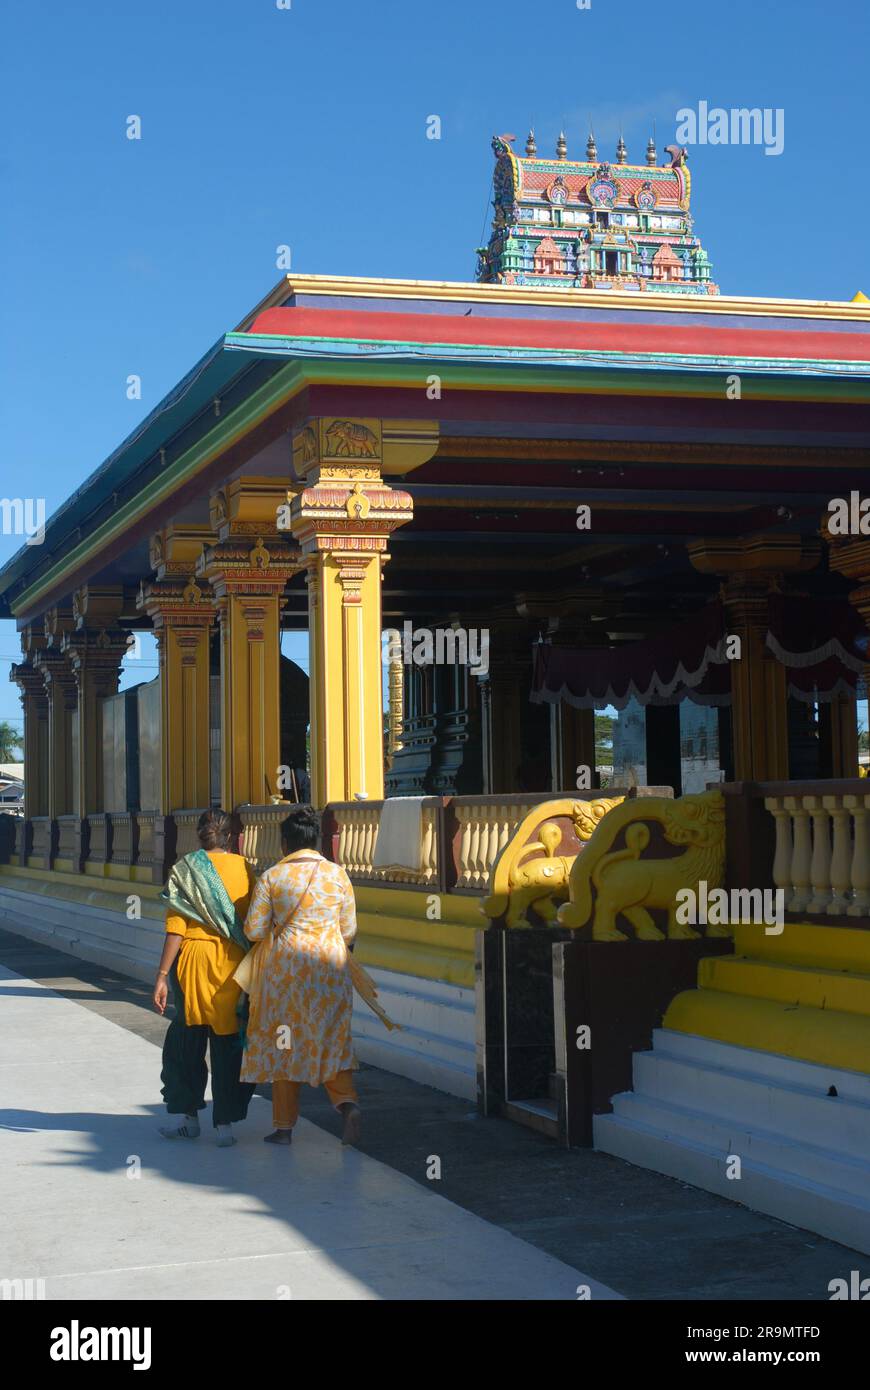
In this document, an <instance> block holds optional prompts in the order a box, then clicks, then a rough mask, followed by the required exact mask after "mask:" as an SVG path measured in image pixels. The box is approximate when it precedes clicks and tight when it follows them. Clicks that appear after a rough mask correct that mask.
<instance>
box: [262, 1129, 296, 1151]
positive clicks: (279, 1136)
mask: <svg viewBox="0 0 870 1390" xmlns="http://www.w3.org/2000/svg"><path fill="white" fill-rule="evenodd" d="M263 1143H264V1144H283V1145H284V1147H285V1148H286V1147H287V1145H288V1144H292V1143H293V1131H292V1129H276V1130H274V1131H273V1133H272V1134H267V1135H265V1136H264V1138H263Z"/></svg>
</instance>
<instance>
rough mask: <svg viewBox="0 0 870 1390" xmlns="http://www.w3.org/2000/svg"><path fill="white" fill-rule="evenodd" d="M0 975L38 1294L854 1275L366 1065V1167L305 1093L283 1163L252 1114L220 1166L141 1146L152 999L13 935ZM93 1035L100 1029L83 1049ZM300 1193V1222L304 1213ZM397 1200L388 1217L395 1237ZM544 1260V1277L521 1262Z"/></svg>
mask: <svg viewBox="0 0 870 1390" xmlns="http://www.w3.org/2000/svg"><path fill="white" fill-rule="evenodd" d="M3 965H5V966H6V967H7V970H6V971H5V972H4V971H2V970H0V981H2V980H3V979H4V977H5V980H6V983H5V984H0V1027H2V1028H3V1036H2V1038H0V1150H2V1161H3V1168H2V1170H0V1171H2V1173H3V1176H4V1177H5V1180H6V1183H7V1184H11V1185H12V1190H14V1192H15V1201H14V1202H13V1201H11V1200H10V1199H9V1189H8V1188H7V1190H6V1191H4V1192H3V1206H4V1212H14V1217H13V1218H10V1219H9V1220H6V1221H4V1223H3V1224H0V1278H8V1277H18V1278H26V1277H28V1276H29V1277H34V1276H35V1275H36V1276H39V1275H42V1276H43V1277H46V1276H47V1277H48V1278H49V1281H50V1283H49V1296H54V1297H64V1296H66V1294H65V1293H64V1292H63V1290H65V1289H72V1288H73V1287H75V1288H76V1290H77V1291H78V1290H80V1289H81V1290H83V1289H84V1288H85V1286H86V1284H87V1288H88V1291H90V1288H91V1287H92V1285H94V1284H95V1285H98V1286H99V1287H103V1288H104V1289H105V1294H104V1296H112V1295H113V1294H114V1292H115V1285H114V1284H112V1285H111V1286H110V1284H109V1280H110V1278H111V1279H116V1278H117V1279H121V1277H122V1272H123V1275H124V1277H125V1278H129V1279H131V1285H130V1287H132V1289H133V1296H134V1297H137V1298H141V1297H148V1296H149V1292H148V1291H146V1285H147V1286H148V1289H150V1288H151V1286H152V1285H156V1286H157V1292H156V1293H153V1292H152V1293H151V1294H150V1296H157V1297H159V1296H160V1295H161V1292H162V1291H165V1292H166V1293H169V1292H170V1290H171V1291H172V1292H174V1289H175V1285H174V1283H172V1282H171V1280H174V1278H175V1277H176V1276H177V1275H178V1274H179V1273H183V1274H184V1278H185V1279H187V1271H186V1270H185V1268H184V1267H185V1265H188V1266H192V1271H191V1278H193V1277H194V1275H195V1277H196V1278H197V1279H200V1278H201V1279H202V1280H203V1281H205V1280H206V1279H211V1278H214V1279H215V1280H217V1281H218V1285H217V1287H218V1294H217V1296H218V1297H220V1296H224V1297H233V1296H237V1290H236V1288H232V1289H228V1290H227V1291H226V1292H225V1293H223V1295H221V1292H220V1280H221V1279H223V1278H229V1277H230V1276H229V1272H228V1271H229V1268H230V1266H229V1264H228V1257H229V1259H230V1261H231V1263H232V1265H233V1266H234V1269H235V1270H242V1271H243V1276H242V1295H243V1296H244V1293H245V1292H246V1291H250V1292H251V1293H252V1294H253V1293H254V1291H255V1290H254V1283H253V1280H254V1277H255V1271H257V1270H260V1272H261V1273H262V1274H263V1275H264V1286H265V1295H264V1296H266V1297H275V1296H276V1293H275V1290H276V1288H277V1287H279V1286H283V1287H284V1288H285V1289H286V1288H289V1291H290V1293H292V1295H293V1297H295V1298H304V1297H306V1296H308V1297H311V1296H313V1294H312V1292H311V1290H312V1289H314V1287H315V1286H314V1284H313V1282H312V1281H313V1279H314V1275H313V1274H312V1273H311V1261H312V1260H313V1261H314V1262H315V1264H318V1263H319V1269H320V1270H321V1271H322V1270H323V1269H325V1268H326V1269H330V1270H331V1271H332V1274H333V1275H334V1277H335V1278H336V1280H337V1281H339V1282H340V1280H341V1279H344V1280H346V1281H347V1282H346V1285H345V1291H344V1293H329V1294H326V1295H323V1296H326V1297H375V1298H377V1297H388V1298H389V1297H398V1298H444V1297H451V1296H454V1297H461V1298H482V1299H486V1298H499V1297H504V1296H511V1295H512V1292H513V1290H514V1289H515V1288H516V1286H517V1284H519V1285H521V1286H522V1287H521V1291H520V1293H519V1296H520V1297H524V1298H546V1297H557V1298H564V1297H568V1298H571V1299H574V1298H575V1297H576V1286H577V1284H579V1283H584V1282H585V1283H589V1284H592V1285H593V1289H594V1283H593V1280H592V1279H584V1276H583V1275H582V1274H578V1273H577V1272H576V1271H577V1270H578V1269H579V1270H587V1271H589V1273H590V1275H593V1276H595V1278H596V1279H597V1280H599V1281H600V1282H601V1284H604V1285H609V1286H610V1287H611V1288H612V1289H615V1290H617V1291H618V1292H619V1294H621V1295H623V1296H624V1297H626V1298H630V1299H664V1300H682V1299H717V1298H725V1299H739V1300H746V1301H750V1302H752V1301H756V1300H764V1299H794V1300H800V1301H813V1300H822V1301H826V1300H827V1299H828V1298H829V1291H828V1282H829V1281H830V1280H831V1279H833V1278H837V1277H843V1276H844V1275H845V1276H848V1273H849V1271H850V1270H852V1269H857V1268H859V1267H860V1258H861V1257H860V1256H857V1255H856V1254H855V1253H854V1252H853V1251H850V1250H846V1249H844V1248H843V1247H842V1246H839V1245H835V1244H833V1243H832V1242H831V1241H827V1240H823V1239H822V1238H821V1237H820V1236H815V1235H811V1234H810V1233H808V1232H807V1231H801V1230H798V1229H796V1228H795V1227H792V1226H787V1225H785V1224H784V1223H783V1222H781V1221H776V1220H774V1219H773V1218H772V1217H767V1216H763V1215H761V1214H760V1213H758V1212H752V1211H748V1210H747V1209H746V1208H745V1207H741V1206H738V1205H737V1204H736V1203H734V1202H730V1201H727V1200H725V1199H724V1198H721V1197H716V1196H714V1195H712V1194H711V1193H708V1192H703V1191H700V1190H699V1189H698V1188H694V1187H689V1186H688V1185H687V1184H685V1183H681V1182H676V1181H674V1180H673V1179H671V1178H666V1177H663V1176H661V1175H660V1174H658V1173H653V1172H649V1171H647V1170H646V1169H642V1168H635V1167H633V1166H632V1165H631V1164H628V1163H623V1162H622V1161H621V1160H620V1159H617V1158H612V1157H611V1156H610V1155H609V1154H602V1153H595V1152H594V1151H593V1150H590V1149H563V1148H561V1147H560V1146H559V1145H557V1144H554V1143H552V1142H551V1141H550V1140H548V1139H546V1138H544V1137H543V1136H542V1135H539V1134H536V1133H535V1132H534V1131H532V1130H529V1129H524V1128H523V1127H522V1126H520V1125H515V1124H511V1123H509V1122H508V1121H505V1120H497V1119H488V1120H484V1119H481V1118H480V1117H479V1116H478V1114H477V1112H476V1111H475V1109H474V1107H473V1105H472V1104H471V1103H470V1102H468V1101H463V1100H458V1099H456V1098H455V1097H453V1096H448V1095H445V1094H444V1093H443V1092H440V1091H435V1090H433V1089H432V1088H431V1087H429V1086H421V1085H418V1084H417V1083H416V1082H414V1081H409V1080H408V1079H407V1078H405V1077H400V1076H394V1075H392V1074H391V1073H389V1072H385V1071H381V1070H380V1069H379V1068H377V1067H364V1068H363V1071H362V1073H361V1075H360V1092H361V1095H362V1098H363V1103H364V1108H365V1130H364V1134H363V1142H362V1152H361V1153H357V1154H349V1153H347V1152H346V1151H344V1152H343V1151H342V1150H341V1148H340V1146H339V1145H338V1144H337V1142H336V1137H337V1134H338V1131H339V1128H340V1121H339V1120H338V1117H337V1116H336V1114H335V1112H334V1111H333V1110H332V1109H331V1107H330V1106H329V1103H328V1101H327V1100H326V1098H325V1096H324V1094H323V1092H322V1090H310V1089H308V1088H303V1093H302V1113H303V1117H304V1118H305V1119H306V1120H308V1121H310V1122H313V1123H306V1124H303V1125H301V1126H300V1129H299V1141H298V1144H296V1145H294V1148H293V1149H292V1150H291V1151H290V1153H289V1154H287V1153H285V1152H282V1151H277V1152H276V1151H274V1150H270V1149H269V1146H268V1145H265V1144H261V1143H260V1135H261V1134H262V1133H263V1132H265V1130H266V1129H267V1128H268V1127H269V1125H268V1109H267V1106H266V1104H265V1102H263V1101H260V1100H256V1101H255V1102H254V1105H253V1106H252V1110H251V1116H250V1118H249V1121H248V1124H247V1126H246V1127H245V1129H246V1138H245V1141H244V1143H242V1144H239V1145H237V1146H236V1147H235V1148H233V1149H229V1150H218V1149H215V1148H214V1147H213V1145H212V1143H211V1139H210V1137H209V1134H208V1131H207V1130H204V1131H203V1138H202V1139H200V1140H199V1141H198V1142H197V1143H195V1144H191V1145H189V1146H188V1147H187V1148H186V1149H185V1150H184V1151H183V1152H179V1151H178V1146H177V1145H170V1144H168V1143H167V1142H166V1141H165V1140H161V1139H159V1137H158V1136H157V1135H156V1134H155V1133H154V1131H155V1129H156V1126H157V1124H158V1123H159V1121H158V1118H157V1115H158V1110H159V1081H158V1075H159V1067H160V1059H159V1056H158V1055H157V1052H156V1048H157V1047H159V1045H160V1043H161V1042H162V1040H163V1035H164V1032H165V1029H166V1022H165V1020H163V1019H161V1018H159V1017H158V1015H157V1014H155V1013H154V1011H153V1010H152V1009H151V1007H150V990H149V989H148V987H147V986H145V985H143V984H141V983H140V982H138V981H136V980H131V979H129V978H128V977H126V976H122V975H118V974H116V973H114V972H113V971H110V970H107V969H105V968H104V967H102V966H98V965H93V964H91V963H90V962H88V961H83V960H80V959H77V958H76V957H74V956H72V955H69V954H67V953H65V952H60V951H58V950H56V949H54V948H53V947H51V946H48V945H43V944H42V943H37V942H34V941H29V940H27V939H26V938H24V937H21V936H19V935H17V934H16V933H12V932H9V931H6V930H0V966H3ZM21 976H26V977H30V979H20V978H17V977H21ZM33 981H36V982H38V983H36V984H34V983H33ZM47 990H51V991H54V994H53V995H52V994H51V993H48V992H47ZM57 996H59V997H57ZM25 1004H28V1011H27V1013H26V1014H25V1012H24V1005H25ZM58 1006H63V1007H62V1008H61V1009H60V1010H59V1011H58ZM13 1010H17V1011H18V1012H17V1017H16V1019H15V1021H14V1023H13V1022H12V1013H13ZM88 1019H90V1020H91V1021H92V1022H94V1021H96V1022H98V1023H99V1024H101V1025H102V1026H101V1027H100V1029H99V1032H98V1033H96V1032H91V1031H90V1030H89V1029H88V1028H87V1020H88ZM83 1030H84V1031H83ZM84 1038H88V1039H90V1048H89V1050H88V1051H87V1052H85V1051H83V1050H82V1040H83V1039H84ZM128 1043H130V1044H135V1046H130V1047H129V1048H128V1045H127V1044H128ZM143 1045H144V1046H143ZM256 1112H263V1113H262V1119H261V1118H260V1115H259V1114H258V1113H256ZM130 1154H138V1155H139V1156H140V1158H141V1159H142V1161H143V1176H142V1177H141V1178H139V1179H128V1178H127V1177H126V1176H125V1172H126V1160H127V1157H128V1156H129V1155H130ZM432 1154H435V1155H438V1156H439V1157H440V1159H441V1179H440V1180H439V1181H438V1182H437V1183H435V1182H432V1183H429V1182H428V1181H427V1180H426V1168H427V1160H428V1158H429V1156H430V1155H432ZM276 1159H277V1160H279V1164H278V1165H276V1163H275V1162H274V1160H276ZM285 1160H289V1162H285ZM28 1165H31V1166H28ZM288 1180H292V1187H291V1186H290V1183H289V1182H288ZM264 1184H266V1186H264ZM303 1192H304V1193H306V1194H308V1200H307V1205H305V1204H304V1203H303V1204H300V1205H301V1208H302V1209H298V1210H297V1205H296V1200H297V1199H298V1197H299V1194H300V1193H303ZM394 1193H395V1194H396V1196H397V1198H398V1197H399V1196H401V1198H402V1200H401V1203H400V1204H399V1209H398V1216H397V1221H396V1223H395V1224H394V1222H393V1218H392V1215H391V1209H392V1205H393V1194H394ZM409 1194H410V1195H409ZM411 1197H413V1201H411ZM444 1198H447V1199H448V1200H447V1201H446V1202H445V1201H444ZM218 1203H220V1204H222V1205H223V1207H224V1212H223V1213H222V1215H221V1223H220V1227H219V1228H218V1225H217V1222H216V1208H217V1204H218ZM448 1212H449V1213H450V1214H451V1216H450V1220H453V1221H455V1222H457V1225H456V1226H455V1227H449V1226H448V1224H447V1223H448V1217H447V1213H448ZM329 1217H332V1223H331V1224H330V1222H329V1221H328V1220H327V1218H329ZM229 1218H232V1223H233V1224H232V1229H230V1226H229V1224H228V1220H229ZM237 1218H238V1219H239V1225H238V1226H237V1225H236V1224H235V1222H236V1219H237ZM475 1218H479V1219H478V1220H475ZM13 1220H14V1228H13V1224H12V1222H13ZM420 1220H425V1222H426V1224H425V1225H422V1226H421V1225H419V1221H420ZM366 1223H367V1224H366ZM200 1225H203V1226H204V1228H205V1233H204V1234H202V1235H201V1234H200V1229H199V1228H200ZM336 1225H338V1229H339V1235H338V1237H337V1240H336V1235H335V1230H336ZM28 1228H29V1229H28ZM212 1228H215V1229H212ZM448 1229H449V1230H450V1232H451V1235H450V1236H445V1235H444V1232H445V1231H447V1230H448ZM267 1231H268V1233H269V1234H268V1241H267V1240H266V1236H265V1233H266V1232H267ZM439 1232H440V1233H441V1235H440V1239H439V1234H438V1233H439ZM454 1232H455V1234H453V1233H454ZM472 1232H474V1233H475V1234H474V1240H473V1245H472V1255H471V1259H469V1256H468V1254H467V1252H466V1251H465V1250H463V1252H462V1255H461V1258H456V1259H455V1264H456V1265H458V1266H459V1269H458V1271H457V1272H456V1274H455V1282H453V1284H452V1287H446V1285H447V1284H448V1283H450V1282H451V1281H454V1272H453V1271H454V1264H453V1263H452V1262H449V1263H448V1264H447V1265H445V1264H444V1263H443V1261H442V1263H441V1264H436V1262H435V1253H436V1252H437V1251H439V1250H441V1251H442V1252H443V1251H444V1248H445V1245H447V1244H448V1243H449V1241H450V1239H451V1238H454V1239H457V1238H458V1237H459V1235H461V1236H462V1238H463V1239H467V1238H470V1235H471V1233H472ZM361 1233H362V1234H361ZM499 1236H501V1237H504V1236H507V1237H515V1238H516V1239H515V1240H513V1241H511V1240H508V1244H507V1246H506V1247H505V1246H504V1245H502V1246H500V1247H498V1248H499V1249H500V1250H501V1253H500V1254H499V1256H498V1259H499V1261H500V1263H502V1264H508V1263H509V1262H513V1265H514V1268H515V1270H516V1271H518V1273H517V1277H516V1279H515V1280H514V1281H510V1280H509V1279H508V1281H507V1282H508V1283H509V1287H510V1292H508V1293H507V1294H505V1293H504V1292H502V1290H503V1289H504V1287H505V1282H506V1281H505V1278H504V1276H505V1273H507V1275H508V1276H510V1274H511V1271H510V1270H509V1269H508V1270H507V1271H505V1269H503V1268H500V1269H499V1270H498V1271H497V1274H498V1280H497V1279H496V1278H494V1277H492V1276H491V1275H490V1273H489V1272H488V1268H487V1267H485V1266H484V1263H483V1260H484V1256H486V1258H487V1259H489V1257H490V1254H491V1253H492V1252H493V1251H495V1250H496V1246H495V1245H494V1244H491V1243H490V1242H491V1241H492V1240H493V1239H494V1238H495V1237H499ZM13 1237H14V1242H15V1244H14V1247H13V1246H12V1245H11V1244H10V1241H11V1240H12V1239H13ZM484 1237H485V1239H484ZM414 1239H417V1240H418V1241H420V1242H421V1244H420V1246H419V1248H418V1249H415V1248H414ZM333 1241H335V1242H336V1244H335V1246H333V1244H332V1242H333ZM365 1241H368V1244H365V1243H364V1242H365ZM191 1242H192V1243H191ZM200 1242H201V1244H200ZM478 1242H481V1243H480V1245H479V1246H478ZM215 1246H217V1253H216V1252H215ZM155 1249H156V1255H155ZM506 1249H507V1250H509V1252H510V1253H509V1254H508V1255H505V1250H506ZM285 1251H288V1252H289V1251H294V1252H296V1253H295V1254H294V1255H290V1254H287V1255H286V1256H285V1254H284V1253H283V1252H285ZM424 1251H425V1253H423V1252H424ZM106 1252H108V1254H107V1253H106ZM249 1256H252V1257H253V1258H248V1257H249ZM275 1256H277V1257H278V1260H279V1262H280V1261H281V1260H286V1262H288V1263H293V1264H294V1268H296V1269H297V1270H298V1271H300V1272H301V1271H303V1270H304V1273H303V1274H302V1279H303V1283H304V1284H305V1285H310V1287H308V1288H306V1287H300V1286H298V1285H297V1284H294V1282H293V1278H292V1271H291V1272H289V1273H286V1274H283V1276H282V1277H281V1278H278V1277H276V1276H275V1274H274V1272H273V1269H272V1268H271V1267H269V1268H267V1267H266V1262H267V1261H272V1260H273V1259H274V1257H275ZM303 1256H304V1257H305V1258H304V1259H303V1258H302V1257H303ZM447 1256H448V1261H452V1256H451V1255H450V1252H449V1251H448V1252H447ZM540 1256H550V1257H552V1258H551V1259H550V1260H549V1261H546V1260H545V1261H544V1263H543V1265H540V1264H536V1263H534V1260H535V1259H536V1258H540ZM356 1260H359V1263H358V1264H357V1263H354V1262H355V1261H356ZM198 1262H199V1263H198ZM261 1262H262V1269H260V1266H261ZM10 1264H12V1266H13V1268H12V1270H11V1272H10ZM155 1264H156V1268H154V1266H155ZM143 1265H144V1266H146V1268H145V1269H141V1268H140V1267H141V1266H143ZM34 1266H36V1267H34ZM179 1266H180V1267H181V1270H180V1271H179V1268H178V1267H179ZM173 1267H175V1271H176V1272H175V1273H173ZM103 1270H105V1271H107V1273H106V1274H101V1273H99V1271H103ZM164 1270H165V1274H164ZM95 1271H97V1273H96V1274H95ZM131 1271H132V1273H131ZM69 1276H81V1277H82V1278H83V1280H84V1282H83V1283H82V1284H81V1285H74V1282H73V1280H72V1279H69ZM318 1277H319V1276H318ZM566 1277H567V1280H568V1289H567V1293H566V1291H565V1287H564V1284H563V1282H562V1281H563V1279H564V1278H566ZM55 1279H58V1280H61V1279H63V1282H59V1283H58V1284H57V1285H56V1286H55V1285H54V1280H55ZM551 1279H553V1280H555V1285H554V1284H553V1283H552V1282H550V1281H551ZM539 1280H540V1282H539ZM87 1281H91V1282H90V1283H88V1282H87ZM190 1287H191V1288H192V1285H191V1286H190ZM203 1287H205V1283H204V1284H203ZM213 1287H214V1286H213V1285H208V1288H209V1291H211V1289H212V1288H213ZM258 1296H259V1294H258ZM285 1296H286V1294H285Z"/></svg>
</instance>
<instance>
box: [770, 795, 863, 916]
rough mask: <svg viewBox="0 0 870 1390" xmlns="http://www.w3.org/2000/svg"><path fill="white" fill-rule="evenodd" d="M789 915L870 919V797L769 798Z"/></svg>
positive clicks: (777, 878)
mask: <svg viewBox="0 0 870 1390" xmlns="http://www.w3.org/2000/svg"><path fill="white" fill-rule="evenodd" d="M764 804H765V807H766V808H767V810H768V811H769V812H770V814H771V815H772V816H773V819H774V824H775V830H776V848H775V852H774V860H773V882H774V884H775V886H776V887H777V888H781V889H782V890H783V892H784V894H785V906H786V910H787V911H788V912H807V913H824V914H825V915H826V916H828V917H843V916H850V917H864V916H870V792H868V793H867V794H864V793H845V794H844V793H834V794H831V795H825V794H819V793H814V794H798V795H795V796H768V797H765V799H764Z"/></svg>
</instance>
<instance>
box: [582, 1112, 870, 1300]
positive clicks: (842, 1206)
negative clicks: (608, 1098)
mask: <svg viewBox="0 0 870 1390" xmlns="http://www.w3.org/2000/svg"><path fill="white" fill-rule="evenodd" d="M594 1137H595V1147H596V1149H599V1150H601V1151H602V1152H604V1153H609V1154H613V1155H614V1156H615V1157H617V1158H622V1159H624V1160H625V1161H626V1162H628V1163H634V1164H636V1165H637V1166H638V1167H641V1168H651V1169H653V1171H654V1172H657V1173H664V1174H666V1175H667V1176H668V1177H672V1178H677V1179H679V1180H680V1181H681V1182H687V1183H690V1184H692V1185H693V1186H695V1187H701V1188H704V1189H705V1190H706V1191H707V1192H715V1193H718V1195H719V1196H721V1197H726V1198H728V1199H729V1200H730V1201H732V1202H733V1201H737V1202H739V1203H741V1205H743V1206H746V1207H750V1208H751V1209H752V1210H755V1211H762V1212H765V1213H766V1214H767V1215H769V1216H775V1217H777V1218H778V1219H779V1220H780V1221H787V1222H789V1223H790V1224H791V1225H794V1226H798V1227H800V1228H802V1229H804V1230H808V1231H814V1232H816V1233H817V1234H818V1235H822V1236H826V1237H827V1238H828V1239H829V1240H835V1241H839V1242H840V1243H841V1244H842V1245H845V1246H848V1247H849V1248H850V1249H854V1250H858V1251H860V1252H862V1253H865V1254H870V1201H867V1200H865V1199H864V1198H862V1197H856V1196H855V1195H854V1194H851V1193H848V1192H843V1191H839V1190H837V1189H836V1188H834V1187H832V1186H830V1185H828V1184H827V1183H825V1184H823V1183H818V1182H814V1181H812V1180H811V1179H808V1178H802V1177H797V1176H795V1175H794V1174H792V1173H787V1172H783V1171H782V1170H779V1169H777V1168H775V1167H772V1166H768V1165H767V1164H764V1163H759V1162H756V1161H755V1160H754V1159H749V1160H747V1161H745V1162H744V1163H743V1165H742V1177H741V1178H740V1180H739V1182H738V1181H735V1180H733V1179H729V1178H728V1177H726V1167H725V1164H724V1163H723V1161H722V1152H721V1149H719V1148H716V1147H712V1146H711V1145H709V1144H707V1143H703V1142H699V1141H698V1140H697V1139H689V1138H686V1137H677V1136H675V1135H672V1134H669V1133H667V1132H666V1131H665V1130H663V1129H660V1128H659V1127H658V1126H657V1125H652V1124H647V1123H643V1122H640V1121H638V1120H633V1119H628V1118H626V1117H625V1116H621V1115H616V1114H612V1115H596V1116H595V1121H594ZM738 1189H739V1190H738ZM824 1296H825V1291H823V1290H820V1291H819V1297H820V1298H822V1297H824Z"/></svg>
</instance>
